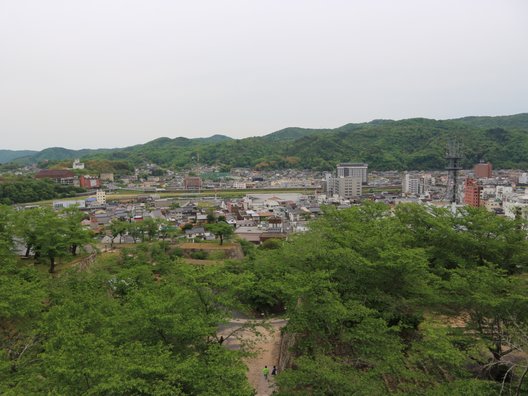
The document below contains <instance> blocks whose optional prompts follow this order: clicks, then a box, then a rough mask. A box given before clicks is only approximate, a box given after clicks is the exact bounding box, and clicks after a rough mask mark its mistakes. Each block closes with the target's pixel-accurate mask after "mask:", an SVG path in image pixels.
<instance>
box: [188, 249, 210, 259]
mask: <svg viewBox="0 0 528 396" xmlns="http://www.w3.org/2000/svg"><path fill="white" fill-rule="evenodd" d="M208 256H209V255H208V254H207V252H205V251H203V250H198V251H196V252H192V253H191V258H193V259H196V260H205V259H207V257H208Z"/></svg>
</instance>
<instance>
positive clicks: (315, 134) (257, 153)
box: [17, 113, 528, 170]
mask: <svg viewBox="0 0 528 396" xmlns="http://www.w3.org/2000/svg"><path fill="white" fill-rule="evenodd" d="M452 138H455V139H458V140H459V141H460V142H461V143H462V147H463V154H464V158H463V161H462V163H463V166H464V167H471V166H472V165H473V164H474V163H476V162H478V161H480V160H482V159H483V160H486V161H491V162H492V163H493V165H494V167H495V168H528V158H527V157H526V155H525V153H526V152H527V151H528V113H524V114H517V115H512V116H500V117H465V118H460V119H456V120H431V119H426V118H413V119H406V120H399V121H393V120H374V121H371V122H368V123H362V124H347V125H344V126H341V127H339V128H335V129H305V128H286V129H283V130H280V131H277V132H274V133H271V134H269V135H266V136H262V137H251V138H245V139H231V138H228V137H227V136H222V135H214V136H212V137H210V138H198V139H188V138H184V137H178V138H174V139H171V138H167V137H164V138H159V139H156V140H153V141H151V142H148V143H145V144H142V145H136V146H132V147H127V148H123V149H100V150H77V151H75V150H67V149H63V148H50V149H46V150H43V151H41V152H39V153H37V154H35V155H32V156H31V157H25V158H24V160H25V161H33V162H37V161H42V160H45V159H47V160H64V159H71V158H75V157H83V158H84V159H106V160H124V161H129V162H130V163H131V164H132V165H139V164H143V163H156V164H158V165H160V166H164V167H173V168H181V167H188V166H190V165H192V164H196V163H200V164H209V165H212V164H218V165H224V166H226V167H256V168H263V169H265V168H271V169H279V168H292V167H297V168H311V169H318V170H326V169H332V168H334V166H335V164H336V163H338V162H343V161H361V162H367V163H368V164H369V167H370V168H371V169H375V170H389V169H394V170H403V169H443V168H444V167H445V159H444V151H445V147H446V143H447V141H448V140H449V139H452ZM18 161H21V159H18V160H17V162H18Z"/></svg>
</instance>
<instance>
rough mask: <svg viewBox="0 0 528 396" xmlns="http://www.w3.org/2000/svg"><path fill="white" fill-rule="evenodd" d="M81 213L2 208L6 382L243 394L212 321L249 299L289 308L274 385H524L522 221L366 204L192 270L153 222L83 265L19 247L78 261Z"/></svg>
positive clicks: (2, 387) (350, 390) (318, 390)
mask: <svg viewBox="0 0 528 396" xmlns="http://www.w3.org/2000/svg"><path fill="white" fill-rule="evenodd" d="M79 220H80V217H79V212H77V211H76V210H74V209H71V210H67V211H64V212H62V213H59V214H57V213H53V212H51V211H49V210H46V209H34V210H29V211H22V212H15V211H13V210H12V209H11V208H8V207H1V206H0V259H1V265H0V393H2V394H7V395H19V394H91V395H147V394H148V395H150V394H152V395H180V394H181V395H184V394H186V395H187V394H188V395H198V394H199V395H250V394H251V389H250V388H249V384H248V383H247V381H246V378H245V368H244V365H243V362H242V360H241V358H242V357H243V353H242V352H240V351H230V350H228V349H226V348H224V347H223V346H221V345H220V344H219V340H218V338H217V330H218V326H219V325H221V324H222V323H225V322H226V321H227V320H228V318H229V317H230V316H231V315H232V312H233V311H237V312H241V311H243V312H250V311H251V310H252V311H253V312H254V313H256V314H257V315H258V316H259V317H260V316H261V313H263V314H274V315H277V314H281V315H284V316H285V317H287V318H288V324H287V325H286V327H285V328H284V330H283V332H284V336H285V337H286V338H287V339H288V340H289V342H288V344H289V345H291V349H290V350H289V353H290V354H291V356H292V359H293V360H292V361H293V364H292V365H291V366H288V367H284V370H283V371H282V372H280V373H279V375H278V378H277V383H278V389H277V391H278V395H351V394H357V395H384V394H395V395H431V396H432V395H450V394H453V395H470V396H471V395H475V396H477V395H495V394H497V393H498V392H499V391H500V389H501V388H502V389H503V391H506V392H509V393H511V394H518V395H520V394H526V392H528V379H527V378H526V376H527V373H528V338H527V336H526V334H528V297H527V295H528V294H527V289H528V284H527V280H526V271H527V269H528V253H527V252H528V241H527V238H526V226H527V225H526V224H525V223H524V222H523V221H522V220H510V219H507V218H503V217H497V216H496V215H494V214H491V213H488V212H486V211H484V210H481V209H473V208H464V209H460V210H459V211H458V212H457V213H456V214H454V215H453V214H451V212H449V211H447V210H444V209H438V208H427V207H423V206H418V205H399V206H397V207H396V208H390V207H388V206H386V205H382V204H374V203H367V204H364V205H361V206H358V207H354V208H351V209H346V210H341V211H338V210H336V209H333V208H325V210H324V215H323V216H322V217H321V218H320V219H318V220H316V221H314V222H313V223H311V230H310V231H309V232H307V233H305V234H302V235H297V236H295V237H293V238H292V239H290V240H288V241H273V243H269V244H267V246H264V247H263V248H260V249H255V247H254V246H252V245H251V244H248V243H242V244H241V245H242V248H243V250H244V252H245V254H246V258H245V259H244V260H243V261H236V260H233V261H226V262H225V263H224V264H220V265H208V266H202V265H200V266H192V265H188V264H185V263H184V262H183V260H182V259H181V258H180V257H179V256H181V252H180V251H178V247H177V245H173V244H172V243H171V240H170V239H171V237H170V236H169V230H168V229H164V228H163V227H161V228H160V227H159V224H156V222H154V221H152V222H150V223H149V222H146V223H145V226H144V227H142V228H141V229H140V230H139V231H137V232H138V233H140V237H139V239H140V240H143V241H148V242H144V243H141V244H138V245H133V246H134V247H132V248H125V249H123V250H122V252H121V253H118V254H116V253H108V254H103V255H100V257H99V259H98V261H96V262H95V263H94V264H93V265H92V267H90V268H87V269H86V268H85V269H84V270H83V271H79V268H80V267H77V266H73V267H72V268H71V269H70V270H67V269H65V268H62V270H61V272H60V274H59V275H55V276H49V275H45V274H46V272H44V271H41V270H40V268H41V264H38V263H37V264H36V265H34V264H33V260H27V259H26V260H23V259H17V258H16V257H15V256H14V254H13V253H12V252H13V247H14V245H15V244H17V243H21V242H23V243H24V244H26V246H34V247H35V249H36V250H37V251H40V252H41V253H40V255H41V256H42V257H44V256H45V254H46V253H45V252H49V251H50V250H51V252H52V253H54V254H56V255H58V256H60V257H64V256H66V255H68V256H69V257H73V254H74V251H75V250H74V249H73V246H74V245H83V244H85V243H86V242H87V239H86V235H84V234H83V232H82V231H81V230H80V229H79V228H78V227H77V226H76V224H78V222H79ZM127 224H128V223H127V222H124V221H117V222H115V224H112V226H111V229H110V230H109V232H110V233H111V234H112V235H113V236H119V235H122V234H123V233H131V232H135V231H133V228H127V227H128V226H127ZM213 224H214V225H218V224H221V225H223V224H222V223H221V222H219V223H213ZM45 230H48V232H45ZM213 231H214V232H218V233H221V232H222V231H223V230H222V229H221V227H218V229H216V230H213ZM43 234H47V235H43ZM160 238H161V239H160ZM42 257H41V258H42ZM282 368H283V367H281V369H282Z"/></svg>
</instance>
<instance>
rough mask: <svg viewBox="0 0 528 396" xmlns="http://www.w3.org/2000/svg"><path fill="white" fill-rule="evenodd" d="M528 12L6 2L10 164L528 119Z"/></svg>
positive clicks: (476, 3) (461, 2)
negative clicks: (148, 147) (279, 135)
mask: <svg viewBox="0 0 528 396" xmlns="http://www.w3.org/2000/svg"><path fill="white" fill-rule="evenodd" d="M527 73H528V1H525V0H518V1H515V0H495V1H486V0H472V1H471V0H438V1H427V0H414V1H413V0H398V1H394V0H386V1H382V0H372V1H369V0H364V1H353V0H348V1H347V0H343V1H339V0H320V1H310V0H265V1H264V0H262V1H256V0H255V1H250V0H226V1H223V0H209V1H205V0H204V1H200V0H196V1H176V0H143V1H137V0H123V1H118V0H82V1H81V0H62V1H59V0H45V1H43V0H34V1H27V0H0V135H1V143H0V148H2V149H42V148H45V147H50V146H62V147H68V148H83V147H90V148H96V147H122V146H127V145H132V144H137V143H144V142H147V141H149V140H152V139H155V138H157V137H161V136H168V137H177V136H186V137H199V136H210V135H212V134H215V133H221V134H226V135H228V136H231V137H237V138H240V137H247V136H256V135H263V134H266V133H270V132H273V131H275V130H278V129H281V128H284V127H287V126H302V127H314V128H316V127H337V126H340V125H343V124H346V123H349V122H363V121H370V120H372V119H376V118H393V119H401V118H408V117H429V118H453V117H460V116H465V115H502V114H514V113H520V112H526V111H528V76H527Z"/></svg>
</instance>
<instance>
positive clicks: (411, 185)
mask: <svg viewBox="0 0 528 396" xmlns="http://www.w3.org/2000/svg"><path fill="white" fill-rule="evenodd" d="M402 192H403V193H404V194H412V195H419V194H420V193H421V191H420V178H419V177H418V176H412V175H411V174H409V173H407V172H405V175H404V176H403V180H402Z"/></svg>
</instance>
